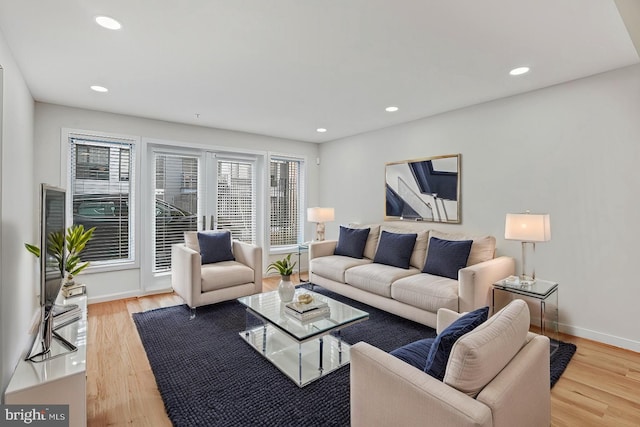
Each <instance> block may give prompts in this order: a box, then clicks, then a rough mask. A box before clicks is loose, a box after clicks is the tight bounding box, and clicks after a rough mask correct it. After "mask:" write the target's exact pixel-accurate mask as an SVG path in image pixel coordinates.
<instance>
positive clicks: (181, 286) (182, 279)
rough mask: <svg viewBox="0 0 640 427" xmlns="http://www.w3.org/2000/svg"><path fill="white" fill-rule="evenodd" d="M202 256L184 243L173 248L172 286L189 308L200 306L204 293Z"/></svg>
mask: <svg viewBox="0 0 640 427" xmlns="http://www.w3.org/2000/svg"><path fill="white" fill-rule="evenodd" d="M201 267H202V260H201V258H200V254H199V253H198V252H196V251H194V250H193V249H189V248H188V247H186V246H185V245H184V244H183V243H179V244H175V245H173V246H172V247H171V286H172V287H173V289H174V290H175V291H176V293H177V294H178V295H180V296H181V297H182V299H184V300H185V302H186V303H187V305H188V306H189V307H195V306H197V305H198V300H197V296H198V295H200V294H201V293H202V280H201V275H200V268H201Z"/></svg>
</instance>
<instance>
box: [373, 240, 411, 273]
mask: <svg viewBox="0 0 640 427" xmlns="http://www.w3.org/2000/svg"><path fill="white" fill-rule="evenodd" d="M417 237H418V235H417V234H416V233H406V234H405V233H390V232H388V231H384V230H382V232H381V233H380V241H379V242H378V249H377V250H376V256H375V257H374V258H373V262H374V263H378V264H386V265H391V266H393V267H398V268H405V269H407V268H409V265H410V264H409V262H410V260H411V253H412V252H413V247H414V246H415V244H416V238H417Z"/></svg>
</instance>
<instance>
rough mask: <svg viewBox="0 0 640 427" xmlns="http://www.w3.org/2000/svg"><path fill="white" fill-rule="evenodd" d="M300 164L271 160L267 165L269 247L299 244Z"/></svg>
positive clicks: (295, 161) (286, 160)
mask: <svg viewBox="0 0 640 427" xmlns="http://www.w3.org/2000/svg"><path fill="white" fill-rule="evenodd" d="M301 163H302V162H301V161H299V160H289V159H277V158H272V159H271V162H270V181H271V182H270V202H271V212H270V242H271V246H272V247H274V246H284V245H294V244H297V243H299V242H300V241H301V235H302V233H301V223H302V221H301V219H302V218H301V198H302V193H301V191H302V189H303V188H304V186H303V185H302V182H301V181H302V179H301Z"/></svg>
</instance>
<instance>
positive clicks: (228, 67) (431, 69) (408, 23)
mask: <svg viewBox="0 0 640 427" xmlns="http://www.w3.org/2000/svg"><path fill="white" fill-rule="evenodd" d="M617 1H618V2H626V3H630V2H631V1H636V0H617ZM638 3H640V2H638ZM632 9H633V8H632ZM621 10H623V8H621ZM633 10H637V8H636V9H633ZM100 14H104V15H109V16H112V17H114V18H116V19H118V20H119V21H120V22H121V23H122V24H123V28H122V29H121V30H118V31H110V30H106V29H103V28H101V27H99V26H97V25H96V24H95V22H94V21H93V18H94V16H96V15H100ZM623 17H624V11H623ZM627 21H628V22H629V20H627ZM636 21H637V20H636ZM0 31H2V33H3V35H4V38H5V40H6V41H7V44H8V45H9V47H10V49H11V50H12V52H13V55H14V57H15V59H16V61H17V63H18V65H19V66H20V68H21V71H22V74H23V75H24V77H25V79H26V81H27V84H28V86H29V88H30V90H31V93H32V95H33V97H34V98H35V99H36V100H37V101H42V102H49V103H55V104H61V105H68V106H73V107H81V108H88V109H94V110H100V111H108V112H114V113H122V114H128V115H134V116H141V117H148V118H153V119H160V120H167V121H172V122H179V123H189V124H196V125H201V126H210V127H216V128H223V129H232V130H240V131H246V132H254V133H258V134H264V135H272V136H278V137H284V138H291V139H295V140H301V141H311V142H324V141H329V140H334V139H337V138H341V137H345V136H349V135H354V134H358V133H362V132H366V131H370V130H374V129H379V128H382V127H386V126H390V125H393V124H397V123H402V122H407V121H410V120H414V119H418V118H421V117H427V116H431V115H434V114H438V113H441V112H445V111H449V110H452V109H456V108H460V107H464V106H468V105H472V104H477V103H480V102H484V101H489V100H492V99H496V98H501V97H505V96H510V95H514V94H517V93H522V92H527V91H531V90H534V89H538V88H542V87H546V86H550V85H553V84H557V83H562V82H565V81H569V80H573V79H577V78H581V77H585V76H589V75H592V74H596V73H600V72H604V71H608V70H611V69H615V68H619V67H623V66H627V65H631V64H636V63H638V62H639V57H638V52H637V51H636V49H635V48H634V45H633V42H632V39H631V37H630V36H629V32H628V31H627V29H626V27H625V23H624V22H623V19H622V17H621V15H620V12H618V9H617V8H616V4H615V2H614V0H535V1H532V0H482V1H479V0H448V1H445V0H189V1H175V0H173V1H171V0H110V1H104V0H54V1H52V0H0ZM0 65H1V64H0ZM521 65H527V66H530V67H531V72H530V73H528V74H525V75H523V76H520V77H512V76H509V74H508V71H509V70H510V69H511V68H513V67H516V66H521ZM92 84H99V85H102V86H106V87H107V88H109V93H107V94H99V93H95V92H93V91H91V90H90V89H89V86H90V85H92ZM389 105H397V106H398V107H399V108H400V109H399V111H397V112H395V113H387V112H385V111H384V108H385V107H387V106H389ZM197 114H199V118H198V117H196V115H197ZM318 127H324V128H327V129H328V131H327V132H326V133H324V134H320V133H317V132H316V131H315V129H316V128H318Z"/></svg>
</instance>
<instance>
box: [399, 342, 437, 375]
mask: <svg viewBox="0 0 640 427" xmlns="http://www.w3.org/2000/svg"><path fill="white" fill-rule="evenodd" d="M434 341H435V338H425V339H423V340H418V341H414V342H412V343H409V344H407V345H403V346H402V347H399V348H396V349H395V350H393V351H391V352H390V353H389V354H391V355H393V356H395V357H397V358H398V359H400V360H402V361H404V362H406V363H408V364H409V365H411V366H413V367H415V368H418V369H420V370H421V371H422V370H423V369H424V364H425V362H426V360H427V356H429V350H430V349H431V345H432V344H433V342H434Z"/></svg>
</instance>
